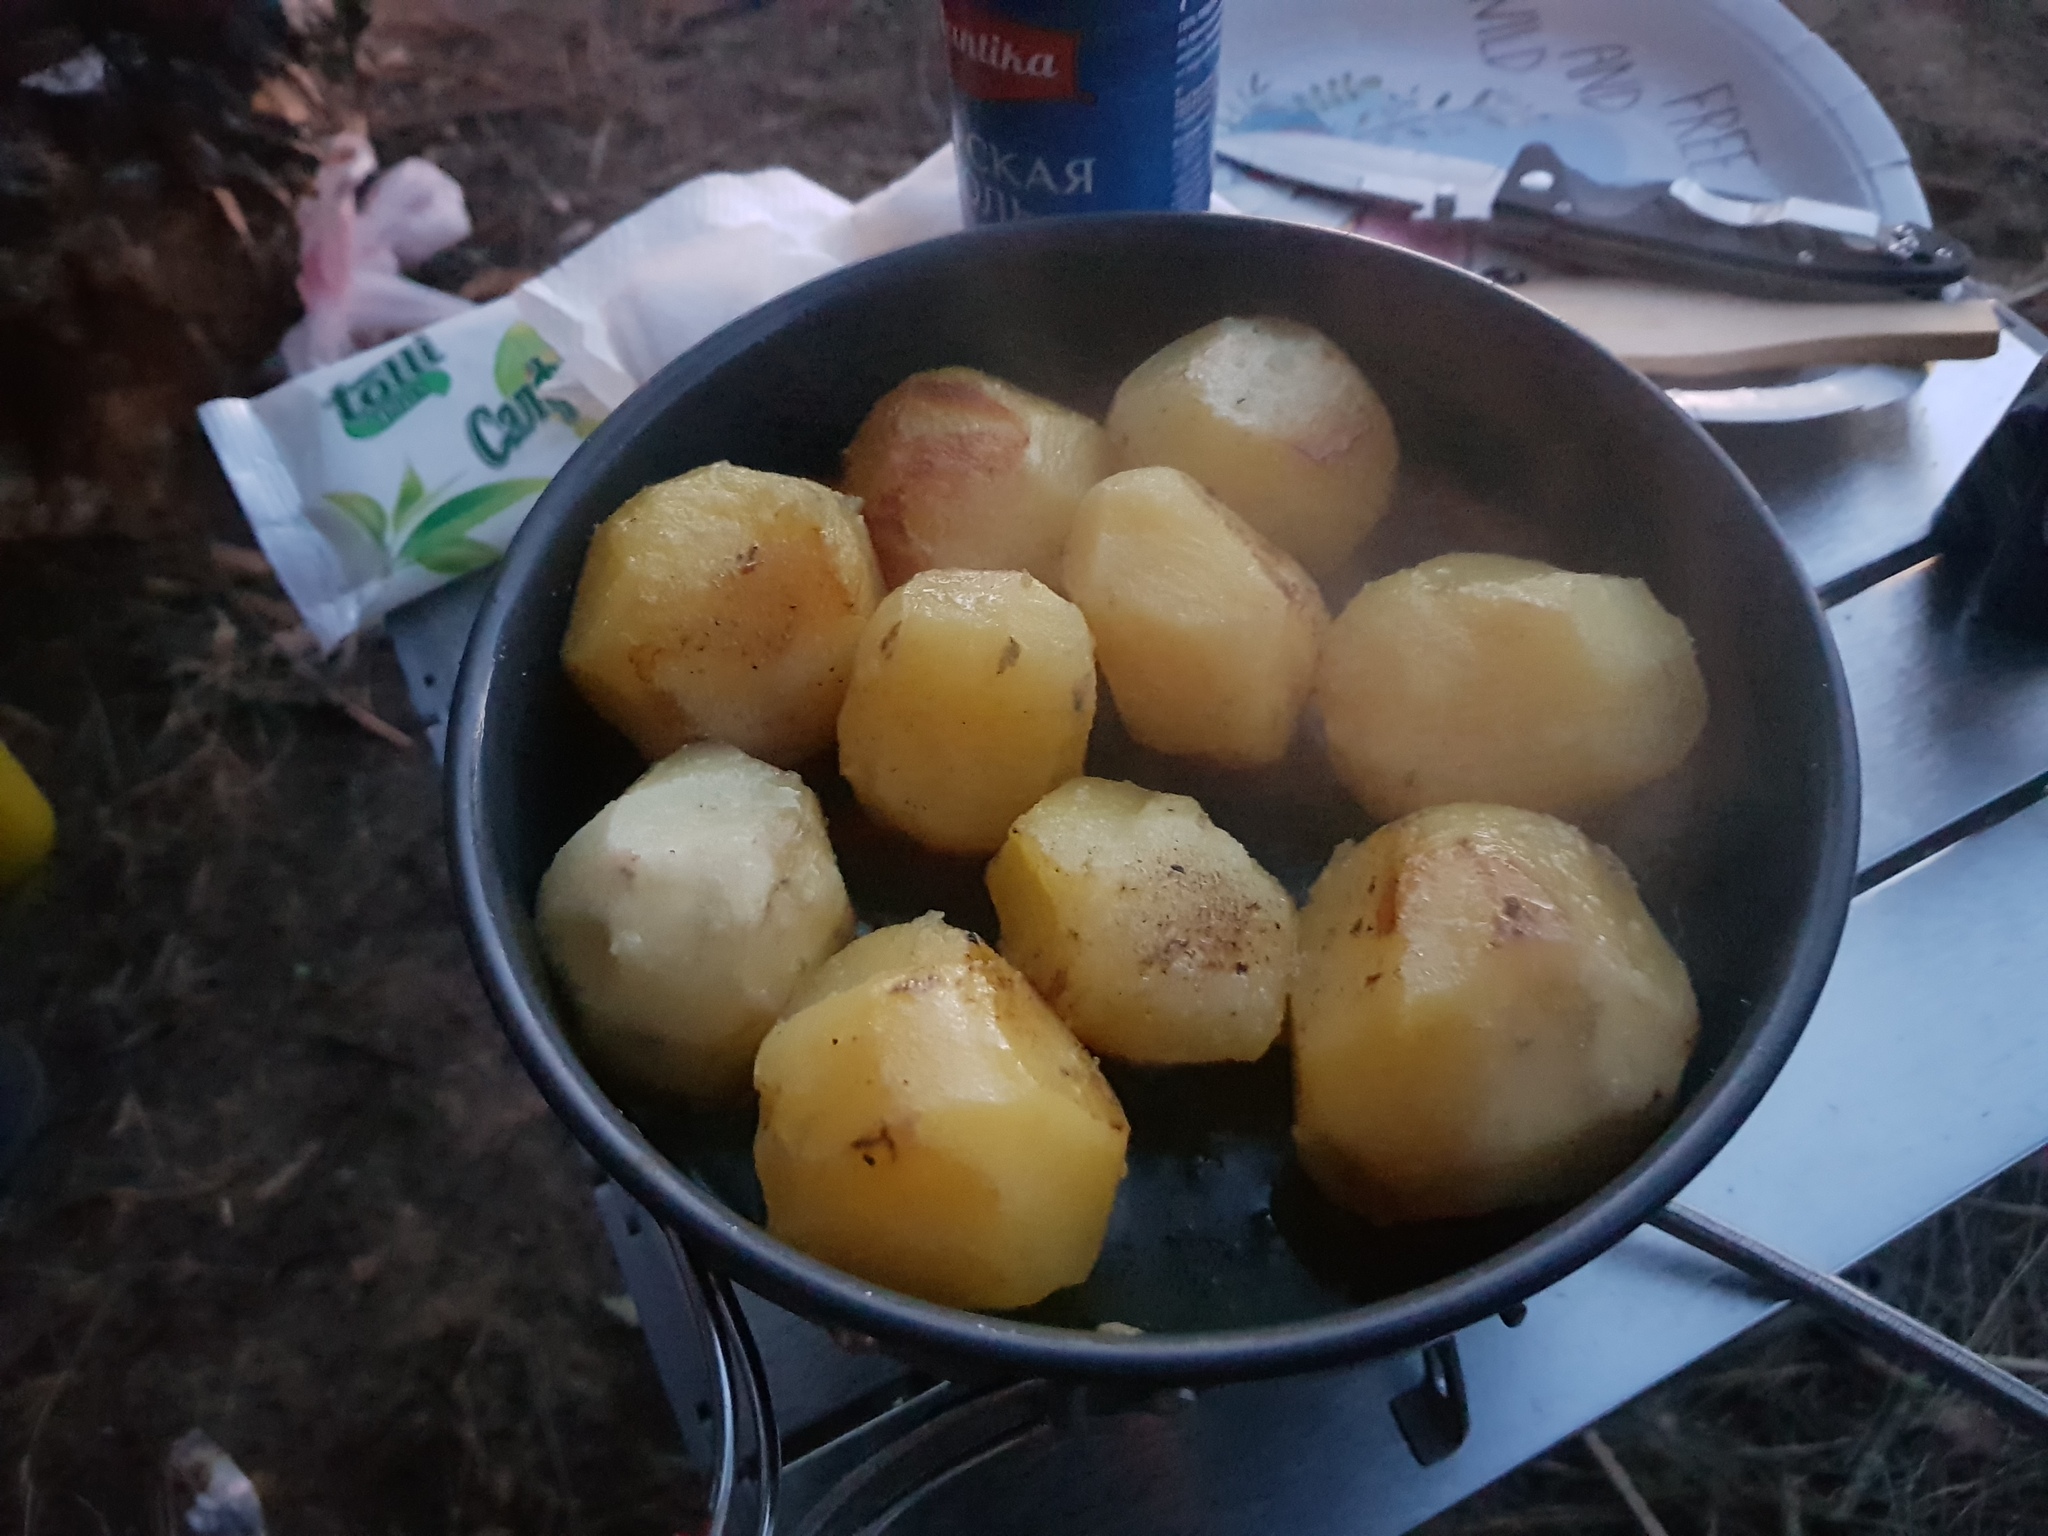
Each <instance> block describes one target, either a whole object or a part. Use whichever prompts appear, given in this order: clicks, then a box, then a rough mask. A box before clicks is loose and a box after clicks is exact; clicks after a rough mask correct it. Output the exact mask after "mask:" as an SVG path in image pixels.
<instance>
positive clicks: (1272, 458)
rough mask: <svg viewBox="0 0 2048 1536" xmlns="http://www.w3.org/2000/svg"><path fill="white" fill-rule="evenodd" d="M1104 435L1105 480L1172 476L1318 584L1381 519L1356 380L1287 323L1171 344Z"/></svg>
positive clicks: (1375, 411)
mask: <svg viewBox="0 0 2048 1536" xmlns="http://www.w3.org/2000/svg"><path fill="white" fill-rule="evenodd" d="M1108 427H1109V438H1110V446H1111V449H1112V450H1113V452H1114V454H1115V456H1116V465H1117V467H1118V468H1119V469H1142V468H1144V467H1146V466H1149V465H1157V464H1163V465H1166V466H1168V467H1170V468H1173V469H1179V470H1185V471H1186V472H1187V473H1188V474H1190V475H1192V476H1194V477H1195V479H1197V480H1199V481H1200V482H1201V483H1202V484H1203V485H1204V486H1206V487H1207V488H1208V489H1209V491H1210V492H1211V493H1212V494H1213V495H1215V496H1216V497H1217V498H1218V499H1219V500H1221V501H1222V502H1223V503H1224V504H1225V505H1226V506H1228V507H1229V508H1230V509H1231V510H1232V511H1233V512H1236V513H1237V514H1238V515H1239V516H1240V517H1242V518H1243V519H1244V520H1245V521H1246V522H1248V523H1250V524H1251V525H1252V526H1253V527H1254V528H1256V529H1258V530H1259V532H1260V533H1262V534H1264V535H1265V536H1266V537H1267V538H1269V539H1271V540H1272V541H1273V542H1274V543H1275V544H1277V545H1279V546H1280V547H1281V548H1282V549H1284V550H1286V551H1287V552H1288V553H1289V554H1290V555H1292V556H1294V558H1295V559H1297V560H1299V561H1300V562H1301V563H1302V564H1303V565H1305V566H1307V567H1308V569H1309V570H1310V571H1311V572H1312V573H1314V574H1315V575H1316V576H1318V577H1323V576H1328V575H1329V574H1331V573H1332V572H1333V571H1334V570H1336V569H1337V568H1338V567H1339V566H1341V565H1342V564H1343V563H1344V562H1345V561H1346V560H1347V559H1349V558H1350V557H1351V555H1352V553H1353V552H1354V551H1355V550H1356V549H1357V548H1358V546H1359V544H1360V542H1361V541H1362V540H1363V539H1364V538H1365V536H1366V534H1367V533H1368V532H1369V531H1371V529H1372V526H1373V524H1375V523H1377V522H1378V521H1379V520H1380V518H1381V517H1382V516H1384V515H1385V513H1386V510H1387V506H1388V504H1389V503H1390V502H1391V501H1392V500H1393V495H1394V477H1395V473H1396V471H1397V470H1398V469H1399V468H1400V461H1401V450H1400V445H1399V443H1398V442H1397V441H1396V440H1395V437H1394V422H1393V418H1392V417H1390V416H1389V415H1388V414H1387V408H1386V406H1385V405H1383V404H1382V403H1381V402H1380V397H1379V395H1378V393H1377V392H1376V391H1375V390H1374V389H1373V387H1372V385H1371V384H1369V383H1367V382H1366V379H1365V375H1364V374H1362V373H1360V372H1359V371H1358V368H1357V366H1356V365H1355V364H1354V363H1353V362H1352V361H1351V359H1350V358H1348V357H1346V356H1345V355H1344V353H1343V352H1342V350H1340V349H1339V348H1338V347H1337V345H1336V344H1335V343H1334V342H1332V341H1331V340H1330V339H1329V338H1328V337H1326V336H1324V335H1323V334H1322V333H1321V332H1319V331H1315V330H1311V329H1310V328H1309V327H1308V326H1305V325H1301V324H1299V323H1297V322H1295V321H1293V320H1276V319H1272V318H1260V319H1251V320H1246V319H1229V320H1218V321H1217V322H1216V323H1215V324H1214V325H1208V326H1204V327H1203V328H1202V329H1201V330H1199V331H1196V332H1194V333H1193V334H1192V335H1189V336H1183V337H1182V338H1181V339H1180V340H1179V341H1176V342H1174V343H1173V344H1172V345H1171V346H1169V347H1167V348H1165V349H1164V350H1163V351H1160V352H1157V353H1155V354H1154V355H1153V356H1151V357H1149V358H1147V359H1146V360H1145V361H1144V362H1143V363H1140V364H1139V365H1138V368H1137V370H1136V371H1135V372H1134V373H1132V374H1131V376H1130V377H1129V378H1127V379H1125V380H1124V382H1123V386H1122V387H1121V388H1120V389H1118V390H1117V392H1116V400H1115V402H1114V403H1113V404H1112V405H1111V406H1110V408H1109V421H1108Z"/></svg>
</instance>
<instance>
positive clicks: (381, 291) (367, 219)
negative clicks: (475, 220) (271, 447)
mask: <svg viewBox="0 0 2048 1536" xmlns="http://www.w3.org/2000/svg"><path fill="white" fill-rule="evenodd" d="M376 169H377V152H376V151H375V150H373V149H372V148H371V147H370V141H369V140H368V139H367V138H365V137H364V136H363V135H362V134H360V133H338V134H336V135H334V137H333V138H331V139H329V140H328V141H327V144H326V147H325V149H324V150H323V152H322V155H321V163H320V170H319V173H318V174H317V176H316V177H315V178H314V183H313V195H312V196H311V197H309V198H305V199H303V200H302V201H301V202H300V203H299V207H298V224H299V298H300V299H301V301H303V302H304V304H305V306H306V316H305V318H304V319H303V320H301V321H299V323H298V324H297V325H294V326H293V327H292V328H291V329H290V330H289V331H287V332H285V334H284V340H283V341H282V342H280V343H279V344H278V350H279V351H280V352H281V353H282V354H283V357H284V363H285V367H287V368H289V369H290V370H291V371H292V372H293V373H295V374H299V373H306V372H309V371H311V370H312V369H315V368H322V367H325V366H326V365H327V364H329V363H333V362H339V361H340V360H341V359H342V358H344V357H347V356H349V355H351V354H352V353H355V352H358V351H361V350H362V349H363V348H364V347H368V346H374V345H375V344H376V343H378V342H380V341H386V340H389V339H390V338H391V337H393V336H402V335H404V334H405V333H406V332H408V331H416V330H419V329H420V328H421V327H422V326H428V325H432V324H433V323H434V322H435V321H436V320H445V319H447V318H448V317H449V316H450V315H459V314H461V313H462V312H463V311H464V310H466V309H469V308H470V307H471V305H470V303H469V301H468V300H467V299H462V298H457V297H456V296H455V295H454V294H452V293H443V292H441V291H440V290H439V289H438V288H429V287H427V286H426V284H424V283H416V282H414V281H413V280H412V279H411V278H409V277H404V276H401V275H400V270H399V269H400V268H402V267H415V266H418V265H419V264H420V263H421V262H423V261H425V260H426V259H427V258H428V257H429V256H432V255H434V254H436V253H437V252H440V251H445V250H446V249H448V247H449V246H451V245H455V244H457V243H458V242H460V241H463V240H466V239H468V238H469V232H470V223H469V208H468V205H467V204H466V203H465V202H464V201H463V197H462V187H461V185H460V184H459V183H458V182H457V181H456V180H455V178H454V177H453V176H450V175H449V174H448V173H447V172H446V171H444V170H442V169H441V168H440V167H439V166H438V165H435V164H434V163H433V162H432V161H430V160H421V159H419V158H417V157H415V158H413V159H410V160H401V161H399V162H398V164H396V165H394V166H392V167H391V168H390V169H389V170H388V171H386V172H385V173H384V174H383V175H382V176H379V177H377V179H376V181H375V182H373V183H371V185H370V189H369V191H368V192H363V191H362V187H363V184H364V183H365V182H367V181H369V180H370V177H371V176H372V175H373V174H374V173H375V172H376ZM358 194H360V197H359V196H358Z"/></svg>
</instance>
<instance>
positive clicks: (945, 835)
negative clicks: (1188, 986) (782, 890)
mask: <svg viewBox="0 0 2048 1536" xmlns="http://www.w3.org/2000/svg"><path fill="white" fill-rule="evenodd" d="M1094 722H1095V645H1094V642H1093V641H1092V640H1091V639H1090V638H1089V635H1088V623H1087V620H1085V619H1083V618H1082V617H1081V610H1080V609H1078V608H1076V607H1075V606H1074V605H1073V604H1072V603H1070V602H1068V601H1067V600H1066V599H1065V598H1063V597H1061V596H1060V595H1059V594H1058V593H1057V592H1054V591H1053V590H1052V589H1051V588H1050V587H1048V586H1046V585H1044V583H1042V582H1040V581H1038V580H1037V579H1036V578H1035V577H1032V576H1027V575H1025V574H1024V573H1023V572H1022V571H926V572H924V573H922V574H921V575H918V576H913V577H912V578H911V579H910V580H909V581H908V582H906V583H905V584H904V585H903V586H901V587H898V588H897V589H896V590H895V591H894V592H891V593H890V594H889V595H888V596H887V597H886V598H884V599H883V600H882V605H881V606H880V607H879V608H877V609H876V610H875V614H874V617H873V618H872V619H870V620H869V621H868V627H867V629H866V631H865V632H864V633H863V634H862V635H861V638H860V645H859V647H858V649H857V650H856V652H855V655H854V664H853V684H852V686H851V687H850V688H848V690H847V693H846V704H845V707H844V708H842V709H841V710H840V712H839V771H840V772H841V773H843V774H844V775H845V776H846V780H847V782H848V783H849V784H851V785H852V786H853V791H854V793H855V794H856V795H857V796H858V797H859V798H860V803H861V804H862V805H863V806H865V807H866V808H867V809H868V811H869V813H870V814H872V815H873V816H874V817H875V818H876V819H877V820H879V821H882V822H885V823H887V824H888V825H890V826H892V827H895V828H896V829H897V830H898V831H900V832H904V833H907V834H908V835H909V836H911V837H913V838H915V839H916V840H917V841H918V842H920V843H923V844H924V845H925V846H926V847H928V848H934V849H937V850H939V851H940V852H943V853H962V854H987V853H993V852H995V850H996V849H997V848H998V847H1000V846H1001V845H1002V841H1003V835H1004V834H1005V833H1006V832H1008V831H1009V830H1010V823H1011V822H1013V821H1015V820H1016V819H1017V818H1018V817H1019V816H1021V815H1022V814H1023V813H1024V812H1025V811H1027V810H1029V809H1030V808H1031V807H1032V806H1033V805H1034V804H1036V803H1037V801H1038V800H1039V799H1040V797H1042V796H1043V795H1044V794H1045V793H1046V792H1047V791H1048V790H1051V789H1054V788H1057V787H1058V786H1059V785H1061V784H1064V783H1065V782H1066V781H1067V780H1068V779H1071V778H1073V777H1074V776H1075V775H1076V774H1078V773H1079V772H1080V771H1081V764H1082V762H1083V760H1084V759H1085V758H1086V757H1087V754H1088V732H1089V729H1090V727H1091V726H1092V725H1093V724H1094Z"/></svg>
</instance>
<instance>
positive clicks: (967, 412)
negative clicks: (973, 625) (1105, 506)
mask: <svg viewBox="0 0 2048 1536" xmlns="http://www.w3.org/2000/svg"><path fill="white" fill-rule="evenodd" d="M1108 473H1109V440H1108V438H1107V437H1105V436H1104V435H1103V431H1102V428H1101V427H1099V426H1097V425H1096V424H1095V423H1094V422H1093V421H1091V420H1089V419H1088V418H1087V417H1086V416H1083V415H1081V414H1080V413H1079V412H1078V411H1070V410H1068V409H1067V408H1066V407H1065V406H1062V405H1055V404H1053V402H1052V401H1050V400H1042V399H1040V398H1039V397H1038V396H1037V395H1034V394H1029V393H1027V392H1026V391H1024V390H1021V389H1018V388H1017V387H1016V386H1015V385H1013V384H1005V383H1004V382H1003V381H1002V380H1001V379H996V378H991V377H989V375H987V374H985V373H978V372H976V371H975V370H974V369H972V368H940V369H937V370H936V371H934V372H931V373H919V374H913V375H912V376H911V377H910V378H908V379H906V380H904V381H903V383H901V384H899V385H898V386H897V387H896V388H894V389H892V390H890V391H889V393H888V394H886V395H884V396H883V397H882V398H881V400H880V401H879V402H878V403H877V404H876V406H875V408H874V409H873V410H872V411H870V412H869V413H868V418H867V420H866V421H864V422H862V423H861V428H860V431H859V432H858V433H857V434H856V435H855V437H854V439H853V443H852V445H851V446H850V447H849V448H848V449H847V450H846V473H845V475H844V478H843V482H842V483H843V485H844V487H845V489H846V491H847V492H848V493H849V494H850V495H854V496H858V497H860V498H861V501H862V515H863V516H865V517H866V518H867V524H868V531H869V533H870V534H871V535H872V536H873V538H874V541H875V554H876V556H877V557H878V558H879V559H880V561H881V563H882V576H883V578H884V579H885V580H886V581H887V582H888V583H889V585H890V586H892V587H893V586H897V585H900V584H901V583H903V582H905V581H908V580H909V579H910V578H911V577H912V576H915V575H916V574H917V573H918V572H919V571H930V570H943V569H956V570H976V571H1029V572H1030V573H1031V574H1032V575H1034V576H1036V577H1037V578H1038V579H1039V580H1040V581H1042V582H1044V583H1045V584H1046V585H1047V586H1049V587H1052V588H1054V589H1055V590H1057V589H1058V588H1059V585H1060V550H1061V549H1062V548H1063V547H1064V546H1065V544H1066V541H1067V525H1068V524H1069V523H1070V522H1072V521H1073V517H1074V504H1075V503H1076V502H1078V501H1079V500H1080V499H1081V493H1082V492H1084V491H1086V490H1087V489H1088V487H1089V486H1091V485H1093V484H1094V483H1095V482H1096V481H1098V480H1100V479H1101V478H1102V477H1103V476H1104V475H1106V474H1108Z"/></svg>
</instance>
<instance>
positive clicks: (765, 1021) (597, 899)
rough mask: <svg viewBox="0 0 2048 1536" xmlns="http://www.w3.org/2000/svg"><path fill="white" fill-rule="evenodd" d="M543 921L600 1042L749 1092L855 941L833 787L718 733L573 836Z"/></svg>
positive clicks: (670, 1085) (540, 907) (642, 1068)
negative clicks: (835, 839) (808, 993)
mask: <svg viewBox="0 0 2048 1536" xmlns="http://www.w3.org/2000/svg"><path fill="white" fill-rule="evenodd" d="M534 920H535V925H536V926H537V927H538V928H539V930H540V940H541V947H542V948H543V949H544V950H546V952H547V956H548V959H549V961H550V963H552V964H553V966H554V968H555V972H556V974H557V975H558V976H560V977H561V979H562V981H563V983H564V986H565V988H566V990H567V991H568V993H569V996H570V999H571V1001H572V1002H573V1003H574V1004H575V1011H576V1018H577V1021H578V1023H579V1024H580V1025H581V1026H582V1034H583V1039H584V1041H585V1043H586V1044H587V1046H588V1047H589V1049H590V1050H591V1051H592V1053H593V1054H594V1055H595V1056H597V1057H598V1058H599V1059H601V1060H602V1061H604V1062H605V1063H607V1064H608V1065H610V1066H611V1067H612V1068H613V1069H614V1070H616V1071H618V1072H620V1073H621V1074H623V1075H625V1076H628V1077H631V1078H632V1079H633V1080H634V1081H635V1082H637V1083H640V1084H642V1085H643V1086H646V1087H650V1088H656V1089H660V1090H662V1091H664V1092H669V1093H680V1094H686V1095H689V1096H690V1097H693V1098H702V1099H710V1098H719V1097H723V1096H725V1095H727V1094H732V1093H736V1092H741V1091H744V1090H745V1088H746V1086H747V1080H748V1076H749V1073H750V1071H751V1069H752V1067H753V1062H754V1049H755V1047H756V1046H758V1045H759V1044H760V1043H761V1037H762V1036H763V1035H765V1034H766V1033H767V1032H768V1029H769V1026H770V1025H772V1024H773V1023H774V1022H775V1021H776V1019H777V1018H779V1017H780V1016H781V1014H782V1012H783V1009H784V1007H785V1005H787V1004H788V1002H789V1000H790V995H791V993H792V991H793V990H794V989H795V988H796V987H797V986H798V985H800V984H801V983H802V982H803V981H804V980H805V978H806V977H807V976H808V975H809V974H810V973H811V971H812V970H813V969H815V968H816V967H817V966H818V965H819V964H820V963H821V962H823V961H824V960H825V959H826V957H827V956H829V955H831V954H832V952H833V951H834V950H836V949H838V948H839V946H840V945H842V944H844V943H845V942H846V941H847V940H848V939H850V938H852V937H853V908H852V907H851V906H850V905H849V904H848V902H847V899H846V887H845V885H844V884H842V883H841V881H840V878H839V865H838V863H837V862H836V861H835V860H834V858H833V856H832V844H831V842H830V841H829V840H828V839H827V838H826V835H825V818H824V815H823V813H822V812H821V811H820V810H819V808H818V801H817V797H816V796H814V795H813V794H812V793H811V792H810V790H809V789H808V788H806V787H805V785H804V782H803V780H802V779H799V778H798V777H797V776H796V775H795V774H793V773H790V772H788V771H787V770H785V769H781V768H771V767H769V766H768V765H767V764H766V763H760V762H756V761H755V760H754V759H753V758H751V757H748V756H747V755H746V754H745V753H744V752H741V751H740V750H739V749H738V748H736V747H728V746H725V745H723V744H722V743H717V742H699V743H697V744H695V745H693V746H688V747H684V748H683V749H682V750H681V751H679V752H677V753H676V754H675V755H674V756H672V757H668V758H664V759H663V760H662V761H661V762H658V763H656V764H655V765H654V766H653V767H652V768H650V769H648V770H647V772H646V773H644V774H642V775H641V776H640V778H639V779H638V780H637V781H635V783H634V784H633V786H632V788H630V789H628V790H627V791H626V792H625V793H624V794H623V795H621V796H620V797H619V798H618V799H616V800H614V801H613V802H612V803H611V804H610V805H607V806H606V807H605V808H604V809H603V810H602V811H599V812H598V813H597V815H596V816H595V817H593V818H592V819H591V820H590V822H589V823H588V824H587V825H585V826H584V827H583V829H582V830H581V831H579V832H578V833H577V834H576V835H575V836H574V837H572V838H570V839H569V841H568V842H567V843H565V844H563V846H562V849H561V851H560V852H559V853H557V854H556V855H555V858H554V862H553V863H551V864H550V865H549V866H548V872H547V874H546V875H545V876H543V877H542V879H541V883H540V895H539V898H538V900H537V902H536V910H535V914H534Z"/></svg>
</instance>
